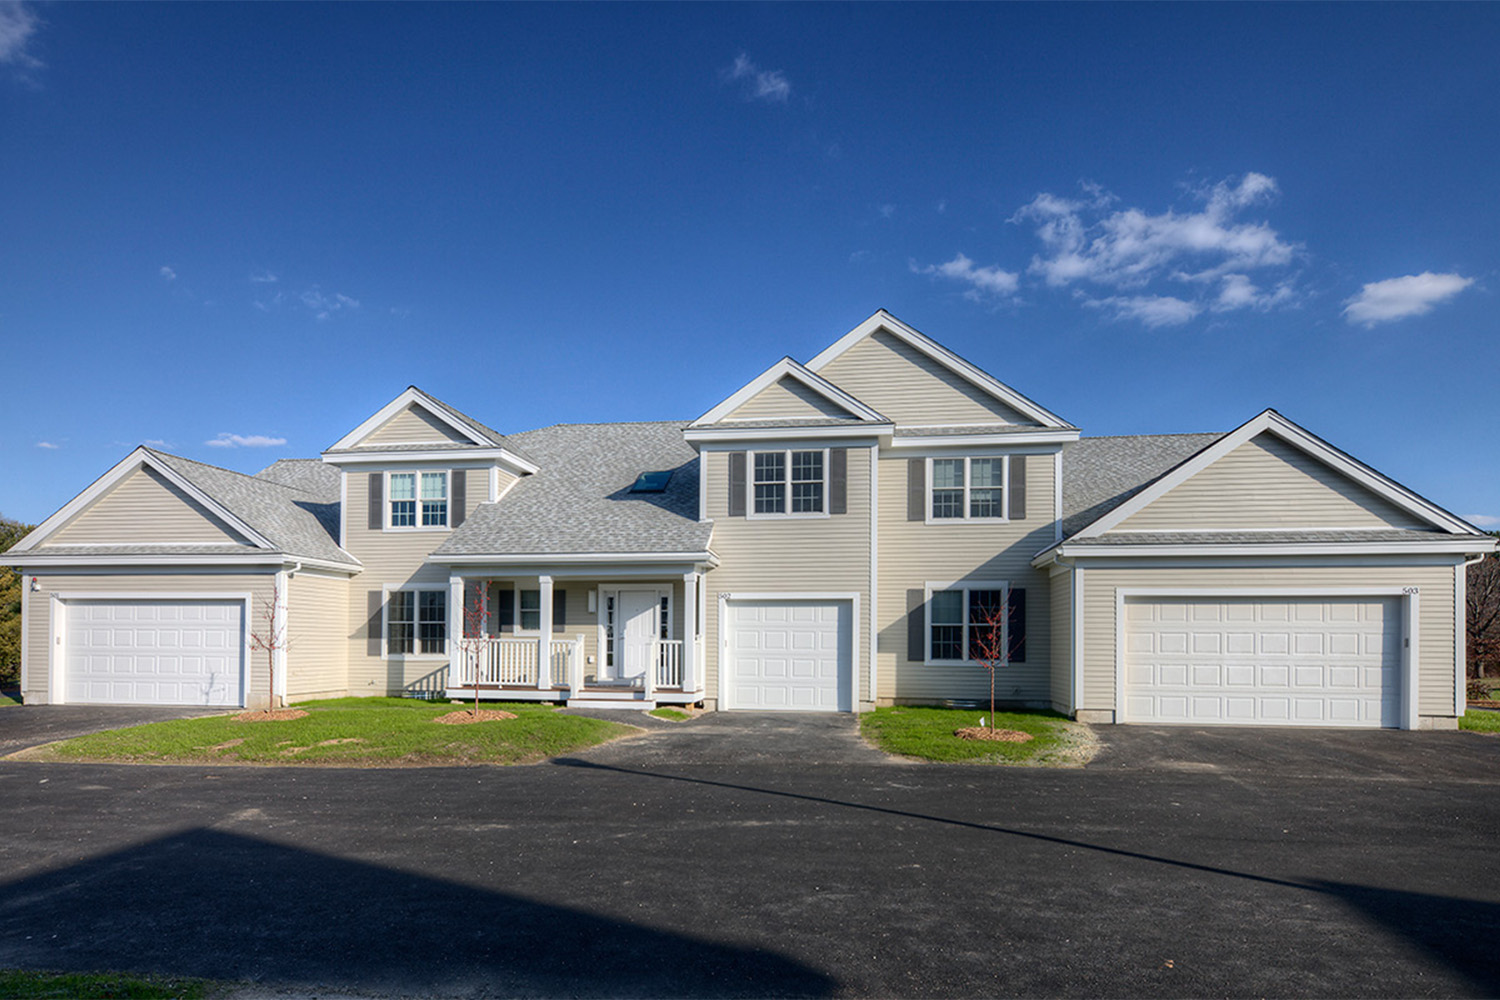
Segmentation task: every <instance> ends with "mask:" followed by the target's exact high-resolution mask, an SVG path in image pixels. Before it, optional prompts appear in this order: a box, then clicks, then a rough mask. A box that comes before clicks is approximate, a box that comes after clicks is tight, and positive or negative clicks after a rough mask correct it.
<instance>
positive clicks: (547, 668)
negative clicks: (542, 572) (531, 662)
mask: <svg viewBox="0 0 1500 1000" xmlns="http://www.w3.org/2000/svg"><path fill="white" fill-rule="evenodd" d="M536 581H537V585H538V586H539V587H540V588H541V591H542V598H541V608H540V609H539V614H538V617H539V618H540V619H541V621H540V622H539V623H538V624H539V625H540V626H541V635H540V637H538V639H537V647H536V655H537V661H536V686H537V687H539V688H543V689H545V688H550V687H551V686H552V577H550V576H539V577H537V578H536Z"/></svg>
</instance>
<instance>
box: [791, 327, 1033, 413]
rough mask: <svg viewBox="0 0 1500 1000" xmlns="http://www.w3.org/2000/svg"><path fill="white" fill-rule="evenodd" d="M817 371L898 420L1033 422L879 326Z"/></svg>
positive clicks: (857, 397) (863, 401)
mask: <svg viewBox="0 0 1500 1000" xmlns="http://www.w3.org/2000/svg"><path fill="white" fill-rule="evenodd" d="M818 374H819V375H821V376H823V377H824V378H826V379H828V381H830V382H832V383H833V384H834V385H836V386H838V387H839V388H840V389H843V390H844V391H845V392H847V393H849V394H850V395H851V396H853V397H854V398H855V399H858V400H859V401H860V402H862V403H864V404H866V405H867V406H871V407H873V408H874V409H876V410H878V411H879V412H880V413H882V414H884V415H885V416H887V417H889V418H891V419H892V420H894V421H895V422H896V423H898V424H913V425H918V426H920V425H923V424H988V423H1010V424H1035V421H1033V420H1031V419H1029V418H1027V417H1023V416H1022V415H1021V414H1019V413H1017V412H1016V411H1015V410H1013V409H1011V408H1010V407H1008V406H1006V405H1005V404H1004V403H1002V402H1000V401H999V400H997V399H994V398H992V397H991V396H990V395H989V394H988V393H986V392H984V391H982V390H980V389H978V388H977V387H975V386H974V385H972V384H970V383H969V382H968V380H966V379H963V378H960V377H959V376H957V375H955V374H954V373H953V372H951V371H949V370H948V369H947V368H945V367H943V366H942V365H940V364H938V363H937V362H936V361H933V360H932V359H931V358H929V357H927V356H926V355H925V354H922V353H920V352H918V351H915V350H913V349H912V348H910V347H908V346H907V345H906V344H905V343H904V342H902V341H901V340H898V339H897V338H895V337H893V336H891V335H890V334H889V333H886V332H885V331H884V330H878V331H876V332H875V333H874V334H872V335H871V336H869V337H866V338H865V339H864V340H861V341H860V342H859V343H858V344H855V345H854V346H853V347H851V348H849V349H848V350H847V351H845V352H844V353H843V354H841V355H839V356H838V357H837V358H835V359H834V360H833V361H832V362H830V363H829V364H827V365H825V366H824V367H823V368H822V369H821V370H820V371H819V372H818Z"/></svg>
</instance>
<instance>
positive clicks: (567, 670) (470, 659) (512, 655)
mask: <svg viewBox="0 0 1500 1000" xmlns="http://www.w3.org/2000/svg"><path fill="white" fill-rule="evenodd" d="M548 645H549V646H550V647H551V650H552V658H551V661H550V665H551V668H552V669H551V672H550V676H548V677H546V678H542V677H538V675H537V662H538V660H539V659H540V657H539V651H540V648H541V641H540V639H538V638H521V637H516V636H492V637H487V638H484V639H465V640H463V647H462V653H463V655H462V656H460V657H459V675H460V676H459V677H458V680H457V684H454V685H450V686H451V687H473V686H474V684H475V683H476V680H477V682H478V683H479V684H497V685H504V686H508V687H540V686H541V682H542V681H543V680H546V681H548V682H549V683H548V685H547V686H548V687H552V686H558V687H572V686H575V685H576V682H575V681H574V680H573V678H574V676H575V670H581V669H582V665H583V636H581V635H580V636H576V637H574V638H572V639H553V640H552V641H551V642H550V643H549V644H548Z"/></svg>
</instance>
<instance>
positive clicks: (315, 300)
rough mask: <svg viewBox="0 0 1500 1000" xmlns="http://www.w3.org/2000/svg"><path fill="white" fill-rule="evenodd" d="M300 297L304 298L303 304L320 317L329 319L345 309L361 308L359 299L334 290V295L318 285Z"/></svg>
mask: <svg viewBox="0 0 1500 1000" xmlns="http://www.w3.org/2000/svg"><path fill="white" fill-rule="evenodd" d="M298 298H300V299H301V300H302V304H303V305H305V306H307V308H309V309H311V310H312V311H313V313H314V315H316V316H317V317H318V319H328V318H329V317H330V316H332V315H333V314H334V313H336V312H342V311H343V310H345V309H349V310H354V309H358V308H359V300H358V299H351V298H350V297H349V296H347V295H344V294H343V293H341V292H334V293H333V294H332V295H327V294H325V293H324V292H323V291H322V290H321V289H319V288H318V286H317V285H314V286H313V287H311V288H309V289H308V290H307V291H305V292H303V293H302V294H301V295H300V296H298Z"/></svg>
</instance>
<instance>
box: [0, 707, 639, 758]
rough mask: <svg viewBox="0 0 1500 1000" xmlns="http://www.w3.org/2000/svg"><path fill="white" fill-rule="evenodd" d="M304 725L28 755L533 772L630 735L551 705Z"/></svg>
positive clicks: (148, 732) (401, 713)
mask: <svg viewBox="0 0 1500 1000" xmlns="http://www.w3.org/2000/svg"><path fill="white" fill-rule="evenodd" d="M296 707H298V708H303V709H306V710H307V713H308V714H307V716H306V717H305V718H301V719H288V720H285V721H276V722H240V721H238V720H236V719H235V718H234V717H233V716H230V715H214V716H207V717H200V718H196V719H178V720H175V721H173V722H156V723H152V724H151V725H147V726H135V727H133V728H130V729H117V730H113V731H111V732H107V733H95V734H94V735H92V736H81V737H78V738H77V739H72V740H66V741H63V742H61V743H54V744H51V745H49V746H46V747H40V748H38V749H37V750H33V751H28V752H26V754H25V755H26V756H28V757H31V758H33V759H35V758H43V759H48V760H89V761H139V762H150V763H202V762H208V761H218V762H224V761H227V762H232V763H254V764H333V765H353V766H388V767H389V766H403V765H433V764H525V763H529V762H531V761H537V760H543V759H545V758H548V757H556V756H558V755H560V754H565V753H569V752H572V751H575V750H581V749H583V748H584V747H591V746H594V745H595V744H598V743H603V742H605V741H606V740H610V739H614V738H615V737H617V736H623V735H625V734H626V733H628V732H631V731H632V729H631V727H629V726H622V725H620V724H618V723H614V722H605V721H603V720H601V719H590V718H585V717H583V716H577V715H563V714H561V713H559V712H557V711H555V710H554V709H553V708H552V706H550V705H539V704H536V703H531V702H528V703H505V704H497V703H494V702H485V703H482V705H481V707H482V708H503V709H504V710H506V711H508V712H514V713H515V714H516V718H514V719H502V720H497V721H492V722H479V723H473V724H469V725H457V726H454V725H441V724H439V723H436V722H433V721H432V720H433V719H435V718H437V717H438V716H440V715H446V714H447V713H449V712H453V711H462V710H464V706H461V705H453V704H449V703H448V702H440V703H434V702H427V701H417V700H414V699H408V698H337V699H331V700H328V701H313V702H305V703H303V704H301V705H298V706H296Z"/></svg>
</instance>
